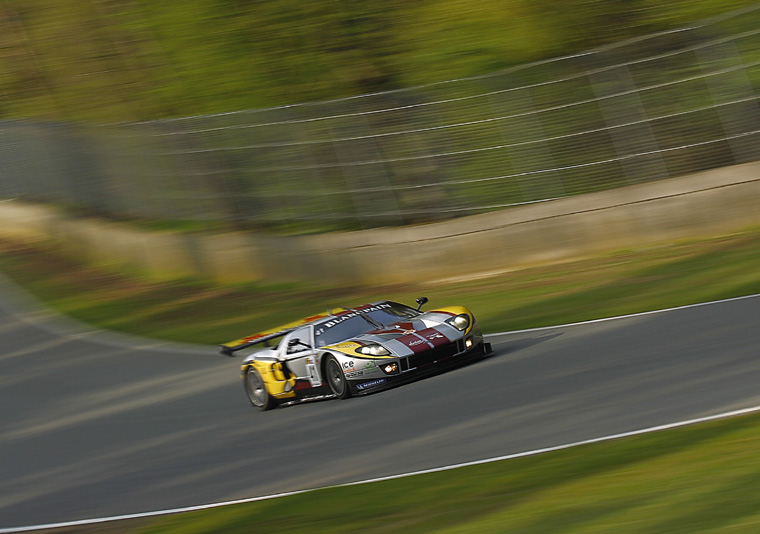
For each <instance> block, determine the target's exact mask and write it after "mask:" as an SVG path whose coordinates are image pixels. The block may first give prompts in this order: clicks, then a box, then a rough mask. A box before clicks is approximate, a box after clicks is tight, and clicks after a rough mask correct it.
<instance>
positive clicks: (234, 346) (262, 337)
mask: <svg viewBox="0 0 760 534" xmlns="http://www.w3.org/2000/svg"><path fill="white" fill-rule="evenodd" d="M296 328H298V326H292V327H290V328H285V329H283V330H277V331H275V332H262V333H260V334H255V335H253V336H249V337H244V338H242V339H236V340H235V341H230V342H229V343H224V344H222V345H219V353H220V354H224V355H225V356H234V355H235V352H237V351H239V350H243V349H247V348H248V347H253V346H254V345H258V344H259V343H266V342H267V341H269V340H270V339H274V338H276V337H280V336H284V335H285V334H287V333H288V332H290V331H292V330H295V329H296Z"/></svg>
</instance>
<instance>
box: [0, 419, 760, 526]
mask: <svg viewBox="0 0 760 534" xmlns="http://www.w3.org/2000/svg"><path fill="white" fill-rule="evenodd" d="M757 412H760V406H753V407H751V408H743V409H740V410H733V411H730V412H724V413H720V414H715V415H709V416H706V417H698V418H696V419H689V420H686V421H680V422H677V423H668V424H664V425H658V426H653V427H649V428H643V429H640V430H632V431H630V432H622V433H620V434H612V435H610V436H602V437H598V438H592V439H587V440H583V441H576V442H573V443H567V444H564V445H555V446H553V447H545V448H542V449H535V450H531V451H524V452H518V453H514V454H507V455H505V456H496V457H493V458H486V459H483V460H475V461H471V462H464V463H459V464H452V465H446V466H442V467H434V468H432V469H423V470H421V471H412V472H409V473H400V474H397V475H388V476H384V477H377V478H370V479H367V480H359V481H356V482H346V483H344V484H335V485H332V486H323V487H320V488H310V489H303V490H296V491H288V492H284V493H276V494H273V495H263V496H260V497H250V498H247V499H238V500H235V501H225V502H217V503H211V504H201V505H197V506H187V507H184V508H172V509H170V510H156V511H153V512H142V513H135V514H125V515H119V516H112V517H99V518H94V519H82V520H79V521H67V522H62V523H50V524H46V525H33V526H26V527H10V528H0V534H11V533H15V532H29V531H32V530H45V529H52V528H64V527H77V526H85V525H95V524H98V523H106V522H111V521H123V520H127V519H146V518H149V517H156V516H162V515H170V514H180V513H185V512H197V511H200V510H209V509H212V508H220V507H222V506H231V505H234V504H245V503H252V502H257V501H266V500H271V499H277V498H280V497H288V496H290V495H301V494H303V493H310V492H312V491H317V490H322V489H331V488H345V487H349V486H359V485H363V484H371V483H373V482H382V481H385V480H395V479H397V478H407V477H411V476H415V475H424V474H428V473H440V472H442V471H450V470H452V469H459V468H460V467H469V466H473V465H482V464H488V463H493V462H500V461H503V460H513V459H515V458H524V457H526V456H536V455H539V454H545V453H548V452H554V451H561V450H565V449H570V448H573V447H580V446H581V445H591V444H594V443H602V442H605V441H612V440H616V439H621V438H628V437H633V436H640V435H642V434H650V433H652V432H659V431H661V430H670V429H674V428H680V427H685V426H690V425H696V424H699V423H707V422H710V421H717V420H719V419H728V418H730V417H737V416H740V415H747V414H751V413H757Z"/></svg>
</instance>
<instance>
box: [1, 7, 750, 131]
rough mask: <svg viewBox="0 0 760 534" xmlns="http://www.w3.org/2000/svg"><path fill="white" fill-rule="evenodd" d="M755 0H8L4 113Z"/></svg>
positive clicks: (373, 63)
mask: <svg viewBox="0 0 760 534" xmlns="http://www.w3.org/2000/svg"><path fill="white" fill-rule="evenodd" d="M752 3H754V0H703V1H702V2H693V1H686V0H670V1H669V2H666V3H662V2H655V0H562V1H560V0H482V1H481V2H471V1H469V0H417V1H416V2H408V1H401V0H385V1H383V2H380V1H378V0H330V1H325V2H301V1H299V0H262V1H257V2H251V1H249V0H162V1H161V2H155V1H151V0H80V1H78V2H71V1H69V0H0V98H2V99H3V101H2V104H0V113H1V114H2V116H5V117H47V118H68V119H86V120H98V121H121V120H143V119H156V118H163V117H173V116H187V115H196V114H206V113H216V112H226V111H231V110H239V109H250V108H260V107H269V106H278V105H284V104H292V103H296V102H303V101H309V100H323V99H330V98H336V97H342V96H349V95H358V94H363V93H367V92H377V91H384V90H388V89H395V88H401V87H406V86H410V85H416V84H424V83H428V82H432V81H441V80H447V79H454V78H460V77H465V76H471V75H477V74H484V73H488V72H491V71H494V70H498V69H503V68H506V67H509V66H512V65H516V64H521V63H525V62H528V61H533V60H537V59H543V58H548V57H552V56H557V55H564V54H571V53H573V52H577V51H579V50H583V49H586V48H589V47H593V46H596V45H599V44H604V43H608V42H611V41H614V40H618V39H622V38H626V37H631V36H635V35H642V34H645V33H648V32H651V31H656V30H660V29H665V28H673V27H677V26H679V25H684V24H687V23H689V22H691V21H693V20H697V19H700V18H704V17H707V16H711V15H715V14H718V13H722V12H725V11H728V10H731V9H734V8H737V7H741V6H745V5H749V4H752Z"/></svg>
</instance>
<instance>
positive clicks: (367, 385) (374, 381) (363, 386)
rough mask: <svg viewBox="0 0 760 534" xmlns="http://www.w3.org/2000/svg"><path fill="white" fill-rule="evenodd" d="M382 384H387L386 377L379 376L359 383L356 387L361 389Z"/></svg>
mask: <svg viewBox="0 0 760 534" xmlns="http://www.w3.org/2000/svg"><path fill="white" fill-rule="evenodd" d="M382 384H385V378H378V379H377V380H372V381H371V382H364V383H363V384H357V385H356V389H358V390H359V391H362V390H365V389H369V388H374V387H376V386H380V385H382Z"/></svg>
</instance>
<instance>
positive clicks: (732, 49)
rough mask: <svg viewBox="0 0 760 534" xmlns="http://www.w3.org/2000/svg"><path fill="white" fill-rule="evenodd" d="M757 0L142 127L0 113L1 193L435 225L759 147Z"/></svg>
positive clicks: (708, 163)
mask: <svg viewBox="0 0 760 534" xmlns="http://www.w3.org/2000/svg"><path fill="white" fill-rule="evenodd" d="M758 28H760V5H756V6H752V7H750V8H746V9H744V10H741V11H736V12H732V13H730V14H727V15H724V16H721V17H717V18H713V19H710V20H707V21H703V22H702V23H699V24H695V25H693V26H691V27H688V28H682V29H678V30H674V31H668V32H662V33H658V34H653V35H648V36H644V37H641V38H637V39H631V40H628V41H624V42H619V43H616V44H614V45H611V46H607V47H603V48H599V49H595V50H590V51H588V52H585V53H581V54H577V55H573V56H568V57H563V58H558V59H553V60H548V61H543V62H538V63H533V64H529V65H524V66H521V67H517V68H513V69H509V70H507V71H502V72H498V73H494V74H490V75H486V76H479V77H474V78H467V79H460V80H452V81H448V82H442V83H434V84H429V85H426V86H420V87H414V88H410V89H405V90H399V91H393V92H386V93H377V94H368V95H362V96H359V97H354V98H346V99H340V100H334V101H328V102H313V103H305V104H299V105H292V106H284V107H279V108H271V109H260V110H247V111H239V112H232V113H225V114H218V115H206V116H197V117H186V118H180V119H172V120H160V121H150V122H141V123H122V124H112V125H92V124H78V123H43V122H31V121H3V122H0V196H2V197H4V198H25V199H31V200H37V201H43V202H51V203H56V204H59V205H63V206H65V207H67V208H70V209H74V210H81V211H82V212H83V213H94V214H98V215H103V216H107V217H112V218H117V219H131V220H145V221H152V222H153V223H155V222H159V223H165V224H170V225H171V224H173V225H179V224H185V225H200V226H201V227H204V226H208V227H217V226H220V225H221V226H229V227H236V228H262V229H267V230H274V231H282V232H319V231H331V230H339V229H360V228H372V227H377V226H388V225H403V224H411V223H419V222H428V221H436V220H442V219H448V218H452V217H458V216H463V215H468V214H474V213H481V212H486V211H491V210H497V209H505V208H509V207H511V206H517V205H524V204H528V203H535V202H546V201H551V200H553V199H558V198H562V197H566V196H570V195H578V194H583V193H588V192H594V191H600V190H605V189H610V188H616V187H621V186H625V185H631V184H638V183H644V182H649V181H653V180H661V179H665V178H669V177H674V176H680V175H685V174H689V173H693V172H697V171H701V170H705V169H709V168H715V167H721V166H726V165H732V164H735V163H743V162H748V161H753V160H756V159H760V145H759V143H758V141H759V138H758V134H760V108H759V107H758V101H757V100H758V96H757V95H758V93H757V90H756V87H757V84H758V82H760V29H758Z"/></svg>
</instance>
